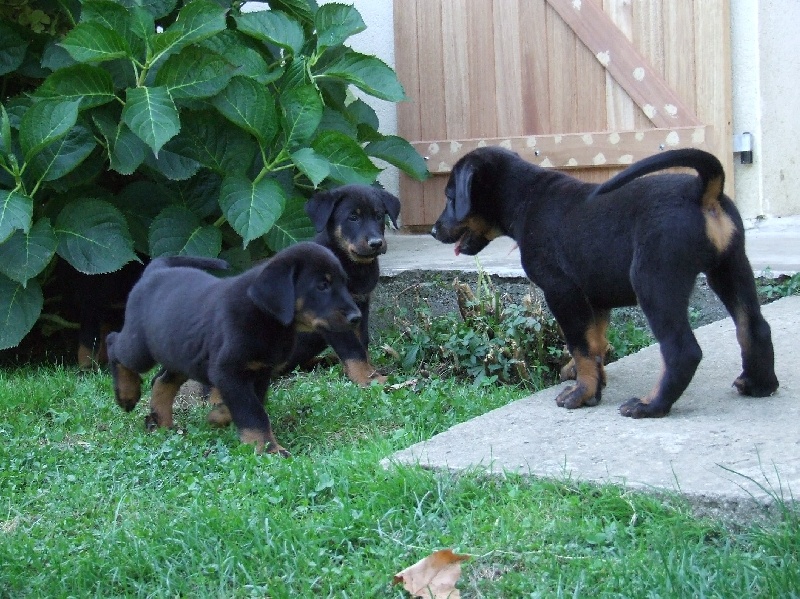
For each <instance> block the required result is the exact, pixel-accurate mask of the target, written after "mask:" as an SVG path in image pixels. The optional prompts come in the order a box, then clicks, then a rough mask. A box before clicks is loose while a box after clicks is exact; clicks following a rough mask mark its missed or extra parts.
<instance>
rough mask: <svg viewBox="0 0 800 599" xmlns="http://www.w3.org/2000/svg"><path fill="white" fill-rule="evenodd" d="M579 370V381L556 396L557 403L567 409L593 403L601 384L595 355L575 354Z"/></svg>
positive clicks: (576, 365) (576, 366) (577, 369)
mask: <svg viewBox="0 0 800 599" xmlns="http://www.w3.org/2000/svg"><path fill="white" fill-rule="evenodd" d="M573 359H574V360H575V368H576V371H577V382H576V384H575V385H573V386H572V387H568V388H567V389H564V390H563V391H562V392H561V393H559V395H558V397H557V398H556V404H557V405H558V406H560V407H564V408H567V409H570V410H572V409H575V408H580V407H581V406H582V405H584V404H586V403H593V402H592V400H593V399H594V397H595V395H596V394H597V389H598V386H599V384H600V382H599V380H598V367H597V361H596V358H595V356H586V355H581V354H577V355H575V356H573ZM594 403H595V404H596V402H594Z"/></svg>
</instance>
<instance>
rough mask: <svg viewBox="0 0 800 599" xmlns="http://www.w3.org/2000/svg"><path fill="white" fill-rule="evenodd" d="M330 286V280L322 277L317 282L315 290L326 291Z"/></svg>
mask: <svg viewBox="0 0 800 599" xmlns="http://www.w3.org/2000/svg"><path fill="white" fill-rule="evenodd" d="M330 288H331V282H330V281H328V280H327V279H323V280H321V281H320V282H319V283H317V291H327V290H328V289H330Z"/></svg>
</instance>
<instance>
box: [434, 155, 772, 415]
mask: <svg viewBox="0 0 800 599" xmlns="http://www.w3.org/2000/svg"><path fill="white" fill-rule="evenodd" d="M671 167H687V168H692V169H695V170H696V171H697V173H698V175H699V176H693V175H688V174H659V175H653V176H650V177H643V175H647V174H650V173H653V172H656V171H660V170H663V169H667V168H671ZM724 178H725V176H724V172H723V169H722V165H721V164H720V162H719V160H717V159H716V158H715V157H714V156H713V155H711V154H709V153H707V152H703V151H701V150H694V149H684V150H672V151H667V152H662V153H661V154H657V155H655V156H652V157H650V158H646V159H644V160H642V161H640V162H638V163H636V164H634V165H632V166H630V167H629V168H627V169H626V170H624V171H623V172H621V173H619V174H618V175H616V176H615V177H613V178H612V179H610V180H609V181H607V182H606V183H603V184H602V185H600V186H598V185H594V184H589V183H583V182H581V181H579V180H577V179H575V178H573V177H570V176H569V175H566V174H563V173H559V172H557V171H553V170H546V169H543V168H540V167H538V166H535V165H533V164H530V163H528V162H526V161H525V160H523V159H522V158H520V156H519V155H517V154H516V153H514V152H511V151H508V150H505V149H502V148H499V147H484V148H479V149H477V150H474V151H472V152H470V153H468V154H467V155H466V156H464V157H463V158H461V159H460V160H459V161H458V162H457V163H456V165H455V166H454V168H453V171H452V173H451V174H450V179H449V181H448V183H447V187H446V189H445V195H446V198H447V203H446V206H445V209H444V211H443V212H442V214H441V216H440V217H439V219H438V220H437V221H436V224H435V225H434V227H433V230H432V231H431V233H432V235H433V236H434V237H435V238H436V239H438V240H439V241H442V242H444V243H454V244H456V246H455V252H456V254H459V253H463V254H467V255H475V254H477V253H478V252H480V251H481V250H482V249H483V248H484V247H486V245H487V244H488V243H489V242H490V241H491V240H492V239H495V238H496V237H499V236H501V235H507V236H509V237H511V238H513V239H514V240H515V241H516V242H517V244H518V245H519V249H520V258H521V261H522V267H523V269H524V270H525V273H526V274H527V275H528V278H530V279H531V281H532V282H533V283H535V284H536V285H537V286H538V287H540V288H541V289H542V291H543V293H544V297H545V300H546V302H547V305H548V306H549V308H550V310H551V311H552V312H553V315H554V316H555V318H556V320H557V321H558V324H559V325H560V327H561V329H562V331H563V332H564V336H565V338H566V341H567V346H568V348H569V351H570V353H571V354H572V357H573V359H574V360H575V371H576V379H577V383H576V384H575V385H574V386H571V387H569V388H567V389H564V390H563V391H562V392H561V393H560V394H559V395H558V397H557V399H556V403H557V404H558V405H559V406H563V407H566V408H578V407H581V406H584V405H586V406H594V405H597V403H598V402H599V401H600V395H601V389H602V386H603V381H604V380H605V376H604V372H603V356H604V353H605V349H606V346H607V340H606V328H607V326H608V318H609V314H610V311H611V309H612V308H615V307H619V306H631V305H635V304H637V303H638V304H639V306H640V307H641V309H642V311H643V312H644V314H645V316H646V317H647V320H648V322H649V324H650V328H651V329H652V331H653V334H654V336H655V337H656V339H657V340H658V342H659V343H660V347H661V355H662V358H663V361H664V369H663V372H662V374H661V377H660V379H659V381H658V382H657V383H656V385H655V387H654V388H653V389H652V391H650V393H649V394H647V395H646V396H644V397H641V398H639V397H634V398H632V399H630V400H628V401H626V402H625V403H623V404H622V406H621V407H620V413H621V414H622V415H624V416H630V417H632V418H647V417H659V416H665V415H667V414H668V413H669V411H670V408H671V407H672V404H673V403H675V401H676V400H677V399H678V398H679V397H680V396H681V394H682V393H683V391H684V390H685V389H686V387H687V385H688V384H689V382H690V381H691V379H692V376H693V375H694V373H695V370H696V369H697V365H698V364H699V363H700V359H701V357H702V352H701V350H700V346H699V345H698V343H697V340H696V339H695V337H694V334H693V333H692V329H691V326H690V324H689V318H688V306H689V296H690V294H691V292H692V289H693V288H694V284H695V279H696V278H697V275H698V274H699V273H705V274H706V276H707V280H708V284H709V286H710V287H711V289H712V290H713V291H714V292H715V293H716V294H717V295H718V296H719V298H720V299H721V300H722V302H723V303H724V304H725V307H726V308H727V310H728V312H729V313H730V314H731V316H732V317H733V321H734V323H735V324H736V337H737V339H738V341H739V344H740V346H741V349H742V367H743V372H742V373H741V375H740V376H739V377H738V378H737V379H736V380H735V381H734V385H735V386H736V388H737V389H738V390H739V392H740V393H742V394H744V395H752V396H756V397H763V396H767V395H770V394H772V393H773V392H774V391H775V390H776V389H777V388H778V379H777V378H776V376H775V371H774V355H773V348H772V337H771V332H770V328H769V325H768V324H767V322H766V321H765V320H764V318H763V316H762V315H761V309H760V306H759V303H758V298H757V295H756V288H755V282H754V279H753V271H752V269H751V267H750V263H749V261H748V259H747V256H746V255H745V251H744V227H743V224H742V219H741V217H740V215H739V213H738V211H737V210H736V207H735V206H734V205H733V202H732V201H731V200H730V198H728V197H727V196H725V195H724V194H723V192H722V189H723V185H724Z"/></svg>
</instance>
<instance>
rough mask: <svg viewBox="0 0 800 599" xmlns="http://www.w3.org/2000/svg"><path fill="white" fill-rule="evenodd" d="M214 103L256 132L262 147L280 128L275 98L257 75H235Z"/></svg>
mask: <svg viewBox="0 0 800 599" xmlns="http://www.w3.org/2000/svg"><path fill="white" fill-rule="evenodd" d="M213 103H214V106H215V107H216V108H217V110H219V111H220V112H221V113H222V114H223V115H224V116H225V117H226V118H227V119H228V120H230V121H231V122H232V123H234V124H235V125H238V126H239V127H241V128H242V129H244V130H245V131H248V132H250V133H251V134H252V135H254V136H255V137H256V138H257V139H258V141H259V142H261V145H262V147H263V146H267V145H268V144H269V143H270V142H271V141H272V139H273V138H274V137H275V134H276V133H277V131H278V114H277V111H276V109H275V100H274V99H273V97H272V96H271V95H270V94H268V93H267V90H266V88H265V87H264V86H263V85H261V84H260V83H258V82H257V81H255V80H254V79H250V78H248V77H234V78H233V79H231V82H230V83H229V84H228V86H227V87H226V88H225V89H224V90H223V91H222V93H221V94H219V95H218V96H216V97H215V98H214V100H213Z"/></svg>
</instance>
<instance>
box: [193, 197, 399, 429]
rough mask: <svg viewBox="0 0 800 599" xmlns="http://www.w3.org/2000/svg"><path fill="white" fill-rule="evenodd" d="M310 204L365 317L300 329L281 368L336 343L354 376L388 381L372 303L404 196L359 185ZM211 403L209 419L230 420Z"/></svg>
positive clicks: (364, 381) (362, 381) (215, 400)
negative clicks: (378, 353)
mask: <svg viewBox="0 0 800 599" xmlns="http://www.w3.org/2000/svg"><path fill="white" fill-rule="evenodd" d="M305 208H306V212H307V213H308V216H309V217H310V218H311V222H312V223H313V224H314V228H315V229H316V231H317V234H316V236H315V237H314V241H315V242H316V243H318V244H320V245H323V246H325V247H326V248H328V249H330V250H331V251H332V252H333V253H334V254H335V255H336V257H337V258H338V259H339V262H341V264H342V267H343V268H344V271H345V273H346V274H347V289H348V291H349V292H350V293H351V294H352V296H353V299H354V300H355V302H356V305H357V306H358V308H359V310H361V322H360V324H359V326H358V327H357V328H355V329H350V330H347V331H332V330H325V331H318V332H306V333H298V335H297V343H295V346H294V350H292V354H291V356H289V358H288V359H287V360H286V362H285V364H283V365H282V366H281V368H280V372H281V373H283V372H290V371H292V370H294V369H295V368H296V367H297V366H301V367H306V368H308V367H311V366H312V365H313V362H314V358H315V357H316V356H317V355H319V354H320V352H322V351H323V350H324V349H325V348H326V347H328V346H330V347H332V348H333V351H334V352H336V355H337V357H338V358H339V361H340V362H341V363H342V366H343V367H344V372H345V374H346V375H347V376H348V378H350V380H351V381H353V382H355V383H357V384H359V385H363V386H367V385H370V384H371V383H372V382H373V381H376V382H378V383H384V382H386V377H385V376H383V375H382V374H380V373H379V372H378V370H377V369H376V368H375V367H374V366H373V365H372V364H370V362H369V356H368V346H369V306H370V296H371V294H372V291H373V290H374V289H375V286H376V285H377V284H378V279H379V278H380V269H379V265H378V257H379V256H380V255H381V254H385V253H386V247H387V246H386V238H385V237H384V233H385V231H386V217H387V216H388V217H389V219H390V220H391V223H392V225H393V226H394V227H397V217H398V216H399V214H400V200H398V199H397V198H396V197H395V196H393V195H392V194H390V193H389V192H387V191H384V190H382V189H378V188H376V187H371V186H369V185H355V184H354V185H345V186H343V187H337V188H336V189H332V190H330V191H321V192H319V193H317V194H315V195H314V196H312V197H311V198H310V199H309V200H308V202H306V206H305ZM276 374H278V373H277V372H276ZM210 403H211V405H212V406H213V408H212V410H211V411H210V412H209V414H208V420H209V422H210V423H211V424H213V425H215V426H226V425H227V424H229V423H230V421H231V416H230V413H229V412H228V410H227V409H226V408H225V406H224V405H222V403H221V401H220V399H219V397H218V396H217V395H216V394H215V393H213V392H212V394H211V396H210Z"/></svg>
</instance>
